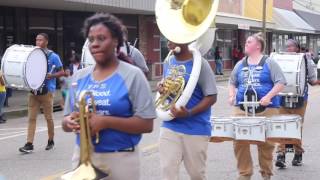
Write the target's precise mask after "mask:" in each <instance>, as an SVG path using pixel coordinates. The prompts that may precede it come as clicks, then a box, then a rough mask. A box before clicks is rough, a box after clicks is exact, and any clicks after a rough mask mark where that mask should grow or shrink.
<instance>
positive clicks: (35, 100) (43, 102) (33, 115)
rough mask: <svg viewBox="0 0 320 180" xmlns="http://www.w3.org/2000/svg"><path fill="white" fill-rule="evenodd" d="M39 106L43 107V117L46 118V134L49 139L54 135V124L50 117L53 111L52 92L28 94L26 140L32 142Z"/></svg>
mask: <svg viewBox="0 0 320 180" xmlns="http://www.w3.org/2000/svg"><path fill="white" fill-rule="evenodd" d="M40 106H42V108H43V113H44V117H45V119H46V120H47V127H48V136H49V139H50V140H53V136H54V124H53V118H52V112H53V93H50V92H49V93H48V94H46V95H39V96H36V95H33V94H30V95H29V102H28V116H29V125H28V137H27V142H31V143H33V139H34V134H35V131H36V120H37V115H38V111H39V109H40Z"/></svg>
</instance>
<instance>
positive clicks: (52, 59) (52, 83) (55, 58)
mask: <svg viewBox="0 0 320 180" xmlns="http://www.w3.org/2000/svg"><path fill="white" fill-rule="evenodd" d="M45 51H46V54H47V55H48V71H47V72H48V73H49V72H51V70H52V67H53V65H55V68H54V70H53V71H52V74H53V73H55V72H58V71H60V70H61V69H62V67H63V66H62V63H61V60H60V57H59V55H58V54H56V53H55V52H53V51H48V50H45ZM46 85H47V88H48V91H49V92H55V91H56V78H52V79H49V80H48V79H46Z"/></svg>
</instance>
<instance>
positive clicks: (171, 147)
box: [158, 41, 217, 180]
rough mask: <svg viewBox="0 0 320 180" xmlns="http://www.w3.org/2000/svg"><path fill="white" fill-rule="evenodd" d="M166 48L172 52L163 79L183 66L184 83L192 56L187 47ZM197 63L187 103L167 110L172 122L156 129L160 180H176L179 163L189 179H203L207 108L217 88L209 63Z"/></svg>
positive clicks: (212, 101)
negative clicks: (192, 89)
mask: <svg viewBox="0 0 320 180" xmlns="http://www.w3.org/2000/svg"><path fill="white" fill-rule="evenodd" d="M168 48H169V49H171V50H174V49H176V51H174V54H173V56H170V57H169V60H168V62H167V63H166V64H164V78H165V77H167V76H168V75H169V73H170V70H172V69H173V68H175V67H178V66H184V67H185V69H186V72H184V73H183V77H184V79H185V80H186V82H187V81H188V79H189V75H190V73H191V70H192V66H193V55H192V53H191V52H190V51H189V49H188V44H175V43H173V42H170V41H169V42H168ZM177 49H179V50H177ZM201 64H202V65H201V72H200V76H199V80H198V82H197V86H196V88H195V90H194V92H193V94H192V96H191V98H190V100H189V102H188V103H187V105H186V106H185V107H177V108H176V107H175V106H172V107H171V109H170V111H171V113H172V115H173V116H174V119H172V120H171V121H164V122H163V124H162V128H161V130H160V140H159V152H160V165H161V177H162V178H161V179H163V180H177V179H178V175H179V169H180V164H181V163H182V162H184V165H185V167H186V170H187V172H188V174H189V176H190V178H191V179H192V180H204V179H206V160H207V148H208V143H209V142H208V140H209V137H210V135H211V123H210V115H211V106H212V105H213V104H214V103H215V102H216V99H217V88H216V81H215V77H214V74H213V72H212V70H211V68H210V66H209V63H208V62H207V61H206V60H204V59H202V63H201ZM158 89H159V92H160V94H161V93H163V86H162V84H159V86H158Z"/></svg>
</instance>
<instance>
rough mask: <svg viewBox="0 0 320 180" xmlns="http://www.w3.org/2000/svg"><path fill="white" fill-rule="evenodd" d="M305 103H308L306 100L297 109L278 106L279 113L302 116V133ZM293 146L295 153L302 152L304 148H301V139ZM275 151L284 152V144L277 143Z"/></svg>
mask: <svg viewBox="0 0 320 180" xmlns="http://www.w3.org/2000/svg"><path fill="white" fill-rule="evenodd" d="M307 104H308V103H307V101H305V102H304V104H303V106H302V107H301V108H298V109H289V108H284V107H281V108H280V114H297V115H300V116H301V118H302V126H301V134H302V129H303V122H304V114H305V113H306V109H307ZM293 148H294V151H295V152H296V153H303V152H304V149H303V148H302V139H301V141H300V142H299V143H298V144H294V145H293ZM277 151H278V152H283V153H285V152H286V148H285V144H279V145H278V148H277Z"/></svg>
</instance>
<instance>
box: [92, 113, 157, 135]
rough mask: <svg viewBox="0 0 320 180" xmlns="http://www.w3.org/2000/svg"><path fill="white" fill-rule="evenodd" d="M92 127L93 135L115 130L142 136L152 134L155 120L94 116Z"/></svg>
mask: <svg viewBox="0 0 320 180" xmlns="http://www.w3.org/2000/svg"><path fill="white" fill-rule="evenodd" d="M90 126H91V128H92V133H93V134H95V133H97V132H99V131H100V130H102V129H114V130H118V131H122V132H126V133H130V134H142V133H150V132H152V130H153V119H151V118H150V119H147V118H141V117H139V116H132V117H129V118H125V117H115V116H101V115H96V114H92V115H91V118H90Z"/></svg>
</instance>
